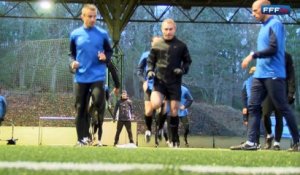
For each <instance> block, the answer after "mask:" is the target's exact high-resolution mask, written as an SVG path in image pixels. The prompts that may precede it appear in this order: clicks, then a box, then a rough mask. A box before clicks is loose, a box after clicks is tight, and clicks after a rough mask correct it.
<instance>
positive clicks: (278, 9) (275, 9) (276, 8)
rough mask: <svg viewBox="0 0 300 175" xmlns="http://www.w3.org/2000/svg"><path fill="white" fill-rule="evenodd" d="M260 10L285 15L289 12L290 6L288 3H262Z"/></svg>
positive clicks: (263, 12) (264, 12) (265, 12)
mask: <svg viewBox="0 0 300 175" xmlns="http://www.w3.org/2000/svg"><path fill="white" fill-rule="evenodd" d="M261 12H262V14H268V15H286V14H290V12H291V7H290V6H288V5H262V6H261Z"/></svg>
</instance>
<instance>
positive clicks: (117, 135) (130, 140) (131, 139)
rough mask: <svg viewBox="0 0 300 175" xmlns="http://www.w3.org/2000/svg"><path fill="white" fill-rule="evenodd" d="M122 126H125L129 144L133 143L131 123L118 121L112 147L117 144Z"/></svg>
mask: <svg viewBox="0 0 300 175" xmlns="http://www.w3.org/2000/svg"><path fill="white" fill-rule="evenodd" d="M123 126H125V128H126V130H127V133H128V138H129V142H130V143H134V142H133V137H132V132H131V121H118V123H117V132H116V136H115V143H114V145H116V144H118V142H119V137H120V133H121V131H122V128H123Z"/></svg>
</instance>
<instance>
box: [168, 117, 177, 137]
mask: <svg viewBox="0 0 300 175" xmlns="http://www.w3.org/2000/svg"><path fill="white" fill-rule="evenodd" d="M178 125H179V117H178V116H176V117H173V116H171V118H170V129H171V132H172V138H171V140H172V142H178Z"/></svg>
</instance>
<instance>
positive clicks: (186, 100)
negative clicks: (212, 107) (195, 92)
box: [178, 85, 194, 147]
mask: <svg viewBox="0 0 300 175" xmlns="http://www.w3.org/2000/svg"><path fill="white" fill-rule="evenodd" d="M193 101H194V100H193V97H192V95H191V93H190V91H189V89H188V88H187V87H186V86H184V85H181V100H180V106H179V110H178V116H179V119H180V121H181V123H182V125H183V128H184V134H183V136H184V142H185V146H186V147H189V142H188V140H187V136H188V134H189V132H190V123H189V119H188V114H189V112H188V108H189V107H190V106H191V105H192V103H193ZM178 140H179V139H178Z"/></svg>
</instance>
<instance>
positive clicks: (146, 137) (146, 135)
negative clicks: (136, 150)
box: [145, 130, 151, 143]
mask: <svg viewBox="0 0 300 175" xmlns="http://www.w3.org/2000/svg"><path fill="white" fill-rule="evenodd" d="M150 139H151V131H149V130H147V131H146V132H145V141H146V142H147V143H149V142H150Z"/></svg>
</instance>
